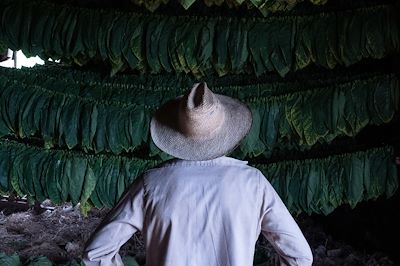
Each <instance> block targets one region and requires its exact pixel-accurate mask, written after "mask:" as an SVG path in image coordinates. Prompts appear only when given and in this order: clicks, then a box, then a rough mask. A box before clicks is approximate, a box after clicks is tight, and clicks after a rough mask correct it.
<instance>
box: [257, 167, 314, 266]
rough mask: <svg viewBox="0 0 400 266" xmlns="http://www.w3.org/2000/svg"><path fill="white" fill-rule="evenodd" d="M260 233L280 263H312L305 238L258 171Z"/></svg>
mask: <svg viewBox="0 0 400 266" xmlns="http://www.w3.org/2000/svg"><path fill="white" fill-rule="evenodd" d="M260 179H261V180H260V183H261V186H260V187H261V191H262V206H261V210H262V212H261V233H262V234H263V235H264V237H265V238H266V239H267V240H268V241H269V242H270V243H271V244H272V246H273V247H274V249H275V251H276V252H277V253H278V255H279V259H280V262H281V265H301V266H303V265H304V266H306V265H312V261H313V256H312V253H311V249H310V246H309V245H308V243H307V240H306V239H305V238H304V236H303V233H302V232H301V230H300V228H299V226H298V225H297V223H296V221H295V220H294V219H293V217H292V216H291V214H290V213H289V211H288V209H287V208H286V206H285V204H283V202H282V200H281V198H280V197H279V195H278V194H277V193H276V191H275V189H274V188H273V187H272V185H271V184H270V183H269V182H268V180H267V179H266V178H265V177H264V176H263V175H262V173H261V172H260Z"/></svg>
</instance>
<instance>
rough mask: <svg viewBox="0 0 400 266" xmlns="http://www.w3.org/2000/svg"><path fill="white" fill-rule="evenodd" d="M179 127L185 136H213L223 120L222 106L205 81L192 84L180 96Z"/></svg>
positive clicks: (201, 137) (197, 137) (200, 137)
mask: <svg viewBox="0 0 400 266" xmlns="http://www.w3.org/2000/svg"><path fill="white" fill-rule="evenodd" d="M178 115H179V128H180V131H181V132H182V133H183V134H184V135H185V136H187V137H190V138H194V139H206V138H207V137H210V138H211V137H213V136H214V133H215V132H216V131H218V129H219V128H220V126H221V125H222V124H223V122H224V117H225V114H224V110H223V106H222V105H221V103H220V102H219V100H218V98H217V97H216V95H215V94H213V93H212V91H211V90H210V89H209V88H208V87H207V84H206V83H205V82H202V83H196V84H194V86H193V88H192V89H191V90H190V92H189V93H188V94H187V95H186V96H185V97H183V98H182V102H181V105H180V108H179V114H178Z"/></svg>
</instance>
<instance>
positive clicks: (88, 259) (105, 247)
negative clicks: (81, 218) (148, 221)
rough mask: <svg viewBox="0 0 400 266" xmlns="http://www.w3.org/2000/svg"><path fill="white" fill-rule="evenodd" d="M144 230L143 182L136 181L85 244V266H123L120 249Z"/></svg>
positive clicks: (140, 179)
mask: <svg viewBox="0 0 400 266" xmlns="http://www.w3.org/2000/svg"><path fill="white" fill-rule="evenodd" d="M142 227H143V179H142V178H139V179H137V180H136V181H135V182H134V183H133V184H132V186H131V187H130V188H129V190H128V191H127V192H126V193H125V195H124V196H123V197H122V198H121V199H120V201H119V202H118V204H117V205H116V206H115V207H114V208H113V209H112V210H111V211H110V213H109V214H108V215H107V217H106V218H105V219H104V220H103V221H102V222H101V223H100V225H99V226H98V227H97V229H96V231H95V232H94V233H93V234H92V236H91V238H90V239H89V240H88V242H87V243H86V247H85V250H84V253H83V261H84V262H85V265H87V266H91V265H102V266H103V265H104V266H106V265H107V266H108V265H110V266H111V265H113V266H120V265H123V263H122V260H121V257H120V255H119V254H118V251H119V249H120V247H121V246H122V245H123V244H124V243H125V242H126V241H128V240H129V238H131V237H132V235H133V234H134V233H135V232H136V231H140V230H142Z"/></svg>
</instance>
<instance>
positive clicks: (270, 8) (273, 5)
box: [131, 0, 327, 16]
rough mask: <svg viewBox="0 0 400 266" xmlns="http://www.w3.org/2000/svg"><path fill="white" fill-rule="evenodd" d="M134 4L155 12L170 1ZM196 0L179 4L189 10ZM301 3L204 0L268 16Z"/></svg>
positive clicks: (322, 0) (313, 0)
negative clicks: (239, 7)
mask: <svg viewBox="0 0 400 266" xmlns="http://www.w3.org/2000/svg"><path fill="white" fill-rule="evenodd" d="M131 1H132V2H133V3H135V4H136V5H139V6H144V7H145V8H146V9H148V10H150V11H152V12H153V11H155V10H156V9H157V8H158V7H159V6H160V5H161V4H167V3H168V2H169V0H131ZM195 2H196V0H179V3H180V4H181V5H182V7H183V8H185V9H188V8H189V7H191V6H192V5H193V4H194V3H195ZM299 2H303V0H272V1H271V0H204V3H205V4H206V5H207V6H209V7H211V6H214V5H216V6H220V5H222V4H224V3H226V5H227V6H228V7H230V8H234V7H238V6H245V7H247V8H249V9H252V8H257V9H258V10H260V12H261V13H262V14H263V15H264V16H267V15H268V14H270V13H274V12H277V11H287V10H291V9H292V8H293V7H295V6H296V5H297V4H298V3H299ZM308 2H310V3H313V4H315V5H323V4H325V3H326V2H327V0H309V1H308Z"/></svg>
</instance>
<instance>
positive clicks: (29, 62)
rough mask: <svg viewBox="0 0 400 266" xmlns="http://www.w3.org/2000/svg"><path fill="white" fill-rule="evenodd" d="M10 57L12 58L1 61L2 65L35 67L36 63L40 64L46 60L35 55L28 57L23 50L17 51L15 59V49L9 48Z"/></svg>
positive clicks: (0, 65)
mask: <svg viewBox="0 0 400 266" xmlns="http://www.w3.org/2000/svg"><path fill="white" fill-rule="evenodd" d="M8 57H9V58H10V59H8V60H6V61H4V62H0V67H16V68H21V67H33V66H35V65H36V64H38V65H43V64H44V61H43V60H42V59H40V58H39V57H38V56H35V57H29V58H28V57H26V56H25V55H24V54H23V53H22V51H21V50H20V51H17V52H16V60H13V51H11V50H8Z"/></svg>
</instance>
